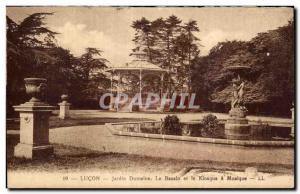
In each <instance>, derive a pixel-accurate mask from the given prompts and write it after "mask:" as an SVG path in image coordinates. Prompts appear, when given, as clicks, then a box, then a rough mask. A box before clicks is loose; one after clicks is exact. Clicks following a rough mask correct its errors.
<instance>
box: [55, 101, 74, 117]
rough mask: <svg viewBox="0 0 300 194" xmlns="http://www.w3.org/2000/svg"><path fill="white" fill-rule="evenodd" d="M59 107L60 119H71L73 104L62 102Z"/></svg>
mask: <svg viewBox="0 0 300 194" xmlns="http://www.w3.org/2000/svg"><path fill="white" fill-rule="evenodd" d="M58 105H59V118H60V119H66V118H69V117H70V106H71V104H70V103H68V102H67V101H62V102H61V103H59V104H58Z"/></svg>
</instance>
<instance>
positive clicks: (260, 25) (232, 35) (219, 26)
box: [6, 6, 293, 66]
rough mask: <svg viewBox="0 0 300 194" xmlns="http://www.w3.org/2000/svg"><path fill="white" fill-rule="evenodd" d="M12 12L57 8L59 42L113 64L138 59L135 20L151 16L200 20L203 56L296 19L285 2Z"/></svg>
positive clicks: (10, 11)
mask: <svg viewBox="0 0 300 194" xmlns="http://www.w3.org/2000/svg"><path fill="white" fill-rule="evenodd" d="M6 11H7V16H9V17H10V18H11V19H13V20H14V21H15V22H17V23H19V22H21V21H22V20H23V19H24V18H25V17H27V16H28V15H30V14H32V13H36V12H54V14H53V15H51V16H48V17H47V19H46V20H45V22H46V26H48V27H49V28H50V29H51V30H53V31H55V32H58V33H59V34H58V35H57V36H56V39H57V43H58V45H60V46H62V47H63V48H66V49H69V50H70V51H71V53H72V54H74V55H75V56H80V55H81V54H83V53H84V49H85V48H87V47H96V48H99V49H100V50H102V51H103V57H105V58H106V59H108V60H109V61H110V64H109V66H122V65H125V63H127V62H130V61H132V60H133V58H132V57H130V56H129V54H130V53H131V49H133V48H134V44H133V41H132V39H133V38H134V30H133V28H132V27H131V24H132V22H133V21H134V20H137V19H141V18H142V17H145V18H147V19H149V20H155V19H157V18H159V17H163V18H166V17H168V16H170V15H173V14H174V15H176V16H177V17H179V18H180V19H181V20H182V21H183V23H185V22H188V21H189V20H191V19H192V20H196V21H197V23H198V27H199V29H200V32H198V33H197V34H195V35H196V36H197V37H198V38H199V39H200V40H201V41H200V44H201V45H202V46H201V47H200V55H207V54H208V53H209V50H210V49H211V48H212V47H213V46H215V45H216V44H217V43H218V42H220V41H226V40H244V41H247V40H250V39H251V38H253V37H255V36H256V35H257V33H260V32H266V31H268V30H273V29H276V28H277V27H280V26H284V25H286V24H287V23H288V21H290V20H292V19H293V9H292V8H284V7H276V8H274V7H265V8H256V7H239V8H237V7H235V8H234V7H201V8H197V7H188V8H187V7H177V8H174V7H155V8H150V7H148V8H138V7H136V8H135V7H122V8H116V7H82V6H81V7H79V6H77V7H7V10H6Z"/></svg>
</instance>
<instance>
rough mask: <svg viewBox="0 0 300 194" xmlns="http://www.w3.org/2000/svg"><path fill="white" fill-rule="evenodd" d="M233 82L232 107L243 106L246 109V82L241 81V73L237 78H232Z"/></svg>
mask: <svg viewBox="0 0 300 194" xmlns="http://www.w3.org/2000/svg"><path fill="white" fill-rule="evenodd" d="M232 84H233V92H232V100H231V108H232V109H233V108H242V109H244V108H245V106H244V99H243V95H244V85H245V82H244V81H241V78H240V75H238V77H237V78H235V79H233V80H232Z"/></svg>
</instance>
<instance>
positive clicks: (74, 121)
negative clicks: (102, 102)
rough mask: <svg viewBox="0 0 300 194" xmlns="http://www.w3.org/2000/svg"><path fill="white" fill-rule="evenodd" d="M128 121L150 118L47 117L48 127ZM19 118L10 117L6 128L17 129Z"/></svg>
mask: <svg viewBox="0 0 300 194" xmlns="http://www.w3.org/2000/svg"><path fill="white" fill-rule="evenodd" d="M130 121H151V120H150V119H140V118H117V119H116V118H105V117H103V118H88V117H72V118H68V119H65V120H62V119H59V118H58V117H57V116H51V117H50V119H49V128H50V129H51V128H58V127H71V126H78V125H104V124H105V123H114V122H130ZM19 128H20V122H19V119H10V120H7V121H6V130H19Z"/></svg>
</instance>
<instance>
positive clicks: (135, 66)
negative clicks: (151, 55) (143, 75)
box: [107, 60, 167, 72]
mask: <svg viewBox="0 0 300 194" xmlns="http://www.w3.org/2000/svg"><path fill="white" fill-rule="evenodd" d="M117 71H147V72H167V70H164V69H162V68H160V67H158V66H157V65H154V64H153V63H149V62H147V61H138V60H136V61H132V62H130V63H126V64H125V65H123V66H116V67H111V68H109V69H107V72H117Z"/></svg>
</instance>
